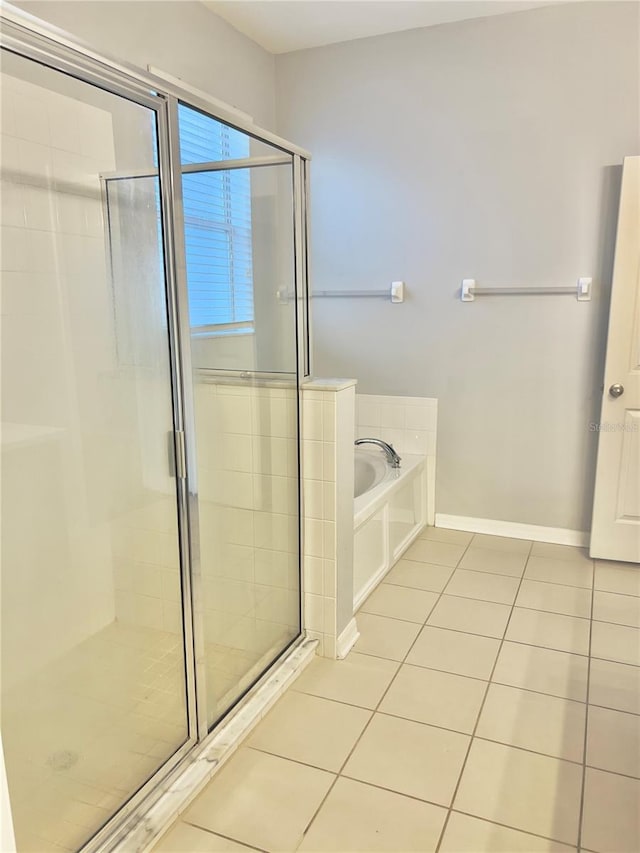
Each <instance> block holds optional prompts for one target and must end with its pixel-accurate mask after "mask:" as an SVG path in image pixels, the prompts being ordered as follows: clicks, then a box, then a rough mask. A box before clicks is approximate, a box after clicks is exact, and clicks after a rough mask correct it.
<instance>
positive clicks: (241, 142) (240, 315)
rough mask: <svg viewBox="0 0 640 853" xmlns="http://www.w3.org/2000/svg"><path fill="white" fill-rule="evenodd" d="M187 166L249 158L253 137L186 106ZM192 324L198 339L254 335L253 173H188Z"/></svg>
mask: <svg viewBox="0 0 640 853" xmlns="http://www.w3.org/2000/svg"><path fill="white" fill-rule="evenodd" d="M179 118H180V159H181V163H182V165H183V166H184V165H186V164H189V163H206V162H210V161H220V160H237V159H243V158H245V157H249V137H248V136H246V134H244V133H242V132H240V131H238V130H234V129H233V128H231V127H228V126H227V125H225V124H222V123H221V122H219V121H216V120H215V119H212V118H210V117H208V116H206V115H202V113H199V112H196V111H195V110H193V109H190V108H189V107H185V106H182V105H180V107H179ZM182 193H183V205H184V221H185V249H186V263H187V280H188V284H189V318H190V323H191V328H192V331H193V332H194V333H195V334H202V335H211V334H237V333H242V332H246V331H248V330H252V329H253V267H252V254H253V246H252V234H251V181H250V170H249V169H230V170H223V171H217V170H216V171H210V172H183V176H182Z"/></svg>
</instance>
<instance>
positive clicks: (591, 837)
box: [155, 528, 640, 853]
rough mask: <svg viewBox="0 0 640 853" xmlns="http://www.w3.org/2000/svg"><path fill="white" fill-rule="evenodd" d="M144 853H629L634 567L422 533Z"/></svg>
mask: <svg viewBox="0 0 640 853" xmlns="http://www.w3.org/2000/svg"><path fill="white" fill-rule="evenodd" d="M358 626H359V629H360V632H361V637H360V639H359V641H358V643H357V645H356V647H355V649H354V650H353V651H352V653H351V654H350V655H349V657H348V658H347V659H346V660H345V661H331V660H327V659H323V658H318V659H317V660H315V661H314V662H313V664H312V665H311V666H310V667H309V668H308V669H307V670H306V671H305V672H304V673H303V674H302V675H301V677H300V678H299V679H298V681H297V682H296V683H295V685H294V686H293V688H292V689H291V690H290V691H289V692H288V693H286V694H285V695H284V696H283V698H282V699H281V700H280V701H279V702H278V703H277V705H276V706H275V707H274V709H273V710H272V711H271V712H270V713H269V714H268V716H267V717H266V718H265V719H264V720H263V721H262V722H261V723H260V725H259V726H258V727H257V728H256V729H255V730H254V732H253V733H252V735H251V736H250V737H249V739H248V740H247V741H245V743H244V745H243V746H242V747H241V748H240V749H239V750H238V752H237V753H236V754H235V755H234V756H233V758H231V759H230V761H229V762H228V764H227V765H226V766H225V767H224V768H223V769H222V770H221V772H220V773H219V774H218V775H217V776H216V777H214V779H213V780H212V781H211V782H210V783H209V785H208V786H207V787H206V788H205V790H204V791H203V792H202V794H201V795H200V796H199V797H198V798H197V799H196V800H195V801H194V803H193V804H192V805H191V806H190V808H189V809H188V810H187V811H186V812H185V813H184V814H183V815H182V819H181V820H180V821H179V822H178V823H177V824H176V825H175V826H174V827H173V828H172V829H171V830H170V832H169V833H168V834H167V835H166V836H165V838H164V839H162V840H161V842H160V843H159V845H158V846H157V847H156V848H155V850H156V853H206V851H221V850H238V851H241V850H251V849H254V850H262V851H293V850H301V851H335V853H350V852H351V851H394V853H408V851H421V853H426V851H440V853H454V851H468V853H482V851H491V852H492V853H493V851H496V853H498V851H500V853H539V851H540V852H541V851H554V853H560V851H567V853H568V851H571V850H574V851H576V850H581V851H595V853H614V851H617V853H637V852H638V851H639V850H640V808H639V806H640V630H639V628H640V566H631V565H629V564H622V563H605V562H601V561H595V562H594V561H592V560H590V559H589V558H588V556H587V554H586V552H583V551H582V550H580V549H577V548H570V547H566V546H559V545H547V544H541V543H531V542H525V541H521V540H513V539H504V538H501V537H492V536H485V535H475V536H474V535H471V534H466V533H460V532H455V531H447V530H437V529H433V528H430V529H428V530H427V531H426V532H425V534H424V535H423V536H422V537H421V538H420V539H419V540H418V541H417V542H416V543H415V544H414V545H413V546H412V547H411V549H410V550H409V551H408V552H407V553H406V555H405V559H403V560H401V561H400V562H399V563H398V564H397V565H396V566H395V567H394V568H393V569H392V570H391V572H390V573H389V574H388V575H387V577H386V579H385V582H384V583H383V584H381V585H380V586H379V587H378V588H377V589H376V590H375V591H374V592H373V593H372V595H371V596H370V597H369V599H368V600H367V601H366V602H365V604H364V605H363V607H362V609H361V611H360V613H359V614H358Z"/></svg>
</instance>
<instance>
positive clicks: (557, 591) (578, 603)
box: [516, 578, 591, 619]
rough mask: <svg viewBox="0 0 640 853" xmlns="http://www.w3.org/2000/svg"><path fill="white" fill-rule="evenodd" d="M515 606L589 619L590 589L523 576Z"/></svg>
mask: <svg viewBox="0 0 640 853" xmlns="http://www.w3.org/2000/svg"><path fill="white" fill-rule="evenodd" d="M516 606H518V607H529V608H531V609H532V610H547V611H549V612H550V613H562V614H564V615H565V616H581V617H582V618H584V619H589V618H590V617H591V590H590V589H584V588H581V587H577V586H561V585H560V584H557V583H544V582H543V581H530V580H527V579H526V578H525V579H524V580H523V581H522V584H521V585H520V591H519V592H518V597H517V598H516Z"/></svg>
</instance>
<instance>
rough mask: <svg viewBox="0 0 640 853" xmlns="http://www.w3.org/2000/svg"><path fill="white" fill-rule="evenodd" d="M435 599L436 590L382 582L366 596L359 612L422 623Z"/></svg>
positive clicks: (436, 597) (436, 596)
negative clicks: (428, 590)
mask: <svg viewBox="0 0 640 853" xmlns="http://www.w3.org/2000/svg"><path fill="white" fill-rule="evenodd" d="M437 600H438V593H437V592H426V591H425V590H422V589H409V588H408V587H406V586H394V585H393V584H390V583H383V584H380V586H378V587H377V588H376V589H374V591H373V592H372V593H371V595H370V596H369V598H367V600H366V601H365V602H364V604H363V605H362V607H361V612H362V613H375V614H376V615H377V616H389V617H391V618H393V619H404V620H405V621H406V622H419V623H420V624H424V622H425V620H426V618H427V616H428V615H429V613H431V611H432V610H433V605H434V604H435V603H436V601H437Z"/></svg>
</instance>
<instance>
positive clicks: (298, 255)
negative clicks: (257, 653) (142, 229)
mask: <svg viewBox="0 0 640 853" xmlns="http://www.w3.org/2000/svg"><path fill="white" fill-rule="evenodd" d="M0 24H1V27H0V47H1V48H3V49H6V50H8V51H11V52H12V53H15V54H17V55H19V56H22V57H24V58H26V59H29V60H32V61H35V62H37V63H39V64H40V65H44V66H46V67H48V68H51V69H52V70H54V71H59V72H63V73H65V74H68V75H70V76H72V77H74V78H76V79H78V80H80V81H82V82H85V83H88V84H90V85H93V86H96V87H97V88H100V89H103V90H105V91H108V92H111V93H112V94H114V95H117V96H119V97H122V98H126V99H127V100H130V101H133V102H135V103H138V104H140V105H142V106H144V107H147V108H149V109H150V110H152V111H153V112H154V113H155V116H156V129H157V148H158V173H159V179H160V200H161V217H162V232H163V259H164V274H165V294H166V300H167V321H168V348H169V361H170V374H171V377H170V381H171V395H172V410H173V411H172V415H173V427H174V431H173V435H174V451H175V459H176V499H177V521H178V535H179V553H180V576H181V600H182V611H183V641H184V653H185V669H186V712H187V740H186V741H185V743H184V744H183V745H182V746H181V747H179V748H178V749H177V750H176V752H174V754H173V755H172V756H171V757H170V758H169V759H168V760H167V761H166V762H165V763H164V764H162V765H161V766H160V767H159V768H158V770H157V771H156V772H155V773H154V774H153V776H151V777H150V779H149V780H148V781H147V782H146V783H145V784H144V785H143V786H141V787H140V788H139V789H138V790H137V791H136V792H135V793H133V794H132V796H131V797H130V798H129V799H128V800H127V801H126V802H125V803H124V804H123V805H122V807H121V808H120V809H119V810H118V811H117V812H116V813H115V814H114V815H113V816H112V817H111V818H110V819H109V820H108V821H107V823H106V824H105V825H104V826H103V827H102V828H101V829H100V830H99V831H98V832H97V833H96V834H95V835H94V836H92V838H91V839H90V840H89V841H88V842H87V843H86V844H85V845H84V846H83V848H82V851H83V853H98V851H100V852H101V853H106V851H109V850H112V849H114V847H115V846H116V845H117V844H118V843H119V842H121V841H122V839H123V838H125V837H126V835H127V834H128V833H129V831H130V830H131V829H132V827H133V826H135V825H136V824H137V823H138V822H139V819H140V816H141V815H142V814H143V813H144V812H145V811H146V810H147V809H148V808H150V806H151V805H153V803H155V802H156V801H157V800H158V799H159V798H160V797H161V796H162V795H163V793H164V790H165V789H164V788H163V787H162V786H161V784H160V783H162V782H167V781H168V780H169V779H170V778H173V777H174V776H176V775H177V774H178V773H179V772H181V771H182V770H183V769H184V767H185V766H188V764H189V763H190V761H192V760H193V754H194V752H195V753H198V752H200V751H201V750H202V749H203V748H205V747H206V745H207V742H208V741H209V740H211V739H212V737H213V736H214V735H215V734H216V729H217V728H218V726H219V725H220V724H221V723H222V722H227V721H228V719H229V716H230V715H235V714H236V713H239V712H240V711H241V709H242V707H243V706H244V704H245V703H246V702H248V701H249V700H250V699H251V698H252V696H253V695H255V693H256V692H257V691H258V690H259V689H260V687H261V685H262V684H263V683H264V681H265V680H266V679H267V678H268V677H269V675H270V673H271V672H272V670H273V669H274V667H276V666H277V665H278V663H279V662H280V660H281V659H282V658H284V657H285V656H287V655H289V654H290V653H291V650H292V648H295V647H296V646H298V645H300V644H302V643H303V642H304V640H305V630H304V622H303V619H302V614H303V608H302V602H303V600H304V598H303V596H304V590H303V573H302V554H303V552H304V551H303V548H304V540H303V536H304V529H303V524H302V506H301V480H300V474H299V486H298V510H299V511H298V542H299V560H298V564H299V578H300V583H299V589H300V634H299V635H298V637H297V638H296V639H295V640H294V641H293V642H292V643H290V644H289V645H288V646H287V647H285V648H284V649H283V650H282V652H281V653H280V654H279V655H278V657H277V658H276V659H275V660H274V661H272V663H271V664H270V665H269V667H268V668H267V669H266V670H265V671H264V672H263V673H262V674H261V675H260V676H259V677H258V679H257V680H256V682H255V683H254V684H253V685H252V686H251V687H250V688H249V690H248V691H246V693H245V694H244V696H242V697H241V698H240V699H239V700H238V702H237V703H235V704H234V705H233V706H232V708H231V709H229V711H228V712H227V714H226V715H224V716H223V717H222V718H221V719H220V720H218V722H217V723H216V725H215V726H214V728H212V730H211V731H209V728H208V722H207V699H206V675H205V661H204V624H203V618H202V608H201V606H200V603H201V602H202V579H201V571H200V537H199V529H198V485H197V483H198V481H197V461H196V446H195V437H196V432H195V412H194V399H193V382H192V376H193V373H192V364H191V347H190V330H189V311H188V291H187V280H186V258H185V246H184V234H183V228H182V172H181V164H180V156H179V152H180V146H179V127H178V103H184V104H186V105H188V106H190V107H194V108H196V109H199V110H200V111H202V112H205V113H206V114H208V115H210V116H211V117H212V118H214V119H216V120H220V121H223V122H225V123H227V124H230V125H232V126H233V127H235V128H237V129H239V130H241V131H243V132H245V133H247V134H248V135H250V136H252V137H253V138H255V139H257V140H259V141H263V142H266V143H268V144H270V145H272V146H275V147H277V148H280V149H281V150H282V151H283V152H285V153H286V154H289V155H291V156H292V158H293V205H294V222H293V223H292V228H293V234H294V257H295V263H294V267H295V270H294V289H295V293H296V303H297V311H296V312H295V314H296V320H295V322H296V352H297V359H296V361H297V371H296V374H297V375H296V380H297V388H298V394H297V400H298V404H297V409H298V417H297V423H298V457H299V459H300V442H301V437H300V426H301V418H300V386H301V384H302V383H303V382H304V381H305V380H306V379H307V378H308V377H309V375H310V373H311V364H310V352H309V349H310V346H309V330H310V311H309V303H310V299H309V293H308V287H307V283H306V276H307V267H308V263H307V239H308V228H307V227H306V223H307V216H308V212H307V211H308V196H307V194H308V160H309V159H310V155H309V154H308V152H306V151H305V150H304V149H302V148H300V147H298V146H296V145H293V144H292V143H290V142H288V141H287V140H285V139H282V138H281V137H279V136H277V135H275V134H273V133H271V132H270V131H266V130H264V129H262V128H260V127H258V126H257V125H255V124H254V123H253V122H252V121H250V120H247V118H246V117H244V116H243V115H242V114H239V113H237V112H236V111H235V110H233V109H231V108H230V109H229V112H227V111H226V110H225V109H223V108H221V106H220V104H219V103H218V102H217V101H216V100H215V99H213V98H211V99H209V98H208V97H207V95H206V94H205V93H198V92H194V91H192V90H191V89H189V88H182V87H181V86H179V85H175V84H174V82H173V81H172V82H168V81H167V80H165V79H164V78H159V77H154V76H153V75H152V74H145V73H144V72H142V71H141V70H140V69H138V68H135V67H134V66H129V65H126V64H124V63H122V62H120V61H117V60H114V59H112V58H110V57H106V56H103V55H100V54H98V53H96V52H95V51H93V50H92V49H91V48H89V47H87V46H86V45H83V44H82V43H81V42H78V41H77V40H75V39H73V38H72V37H70V36H68V35H67V34H65V33H63V32H62V31H60V30H58V29H57V28H55V27H51V26H49V25H47V24H45V23H44V22H42V21H40V20H38V19H37V18H34V17H33V16H32V15H30V14H28V13H26V12H23V11H22V10H19V9H16V8H15V7H11V6H8V5H4V6H2V7H1V8H0ZM299 471H300V468H299Z"/></svg>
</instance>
